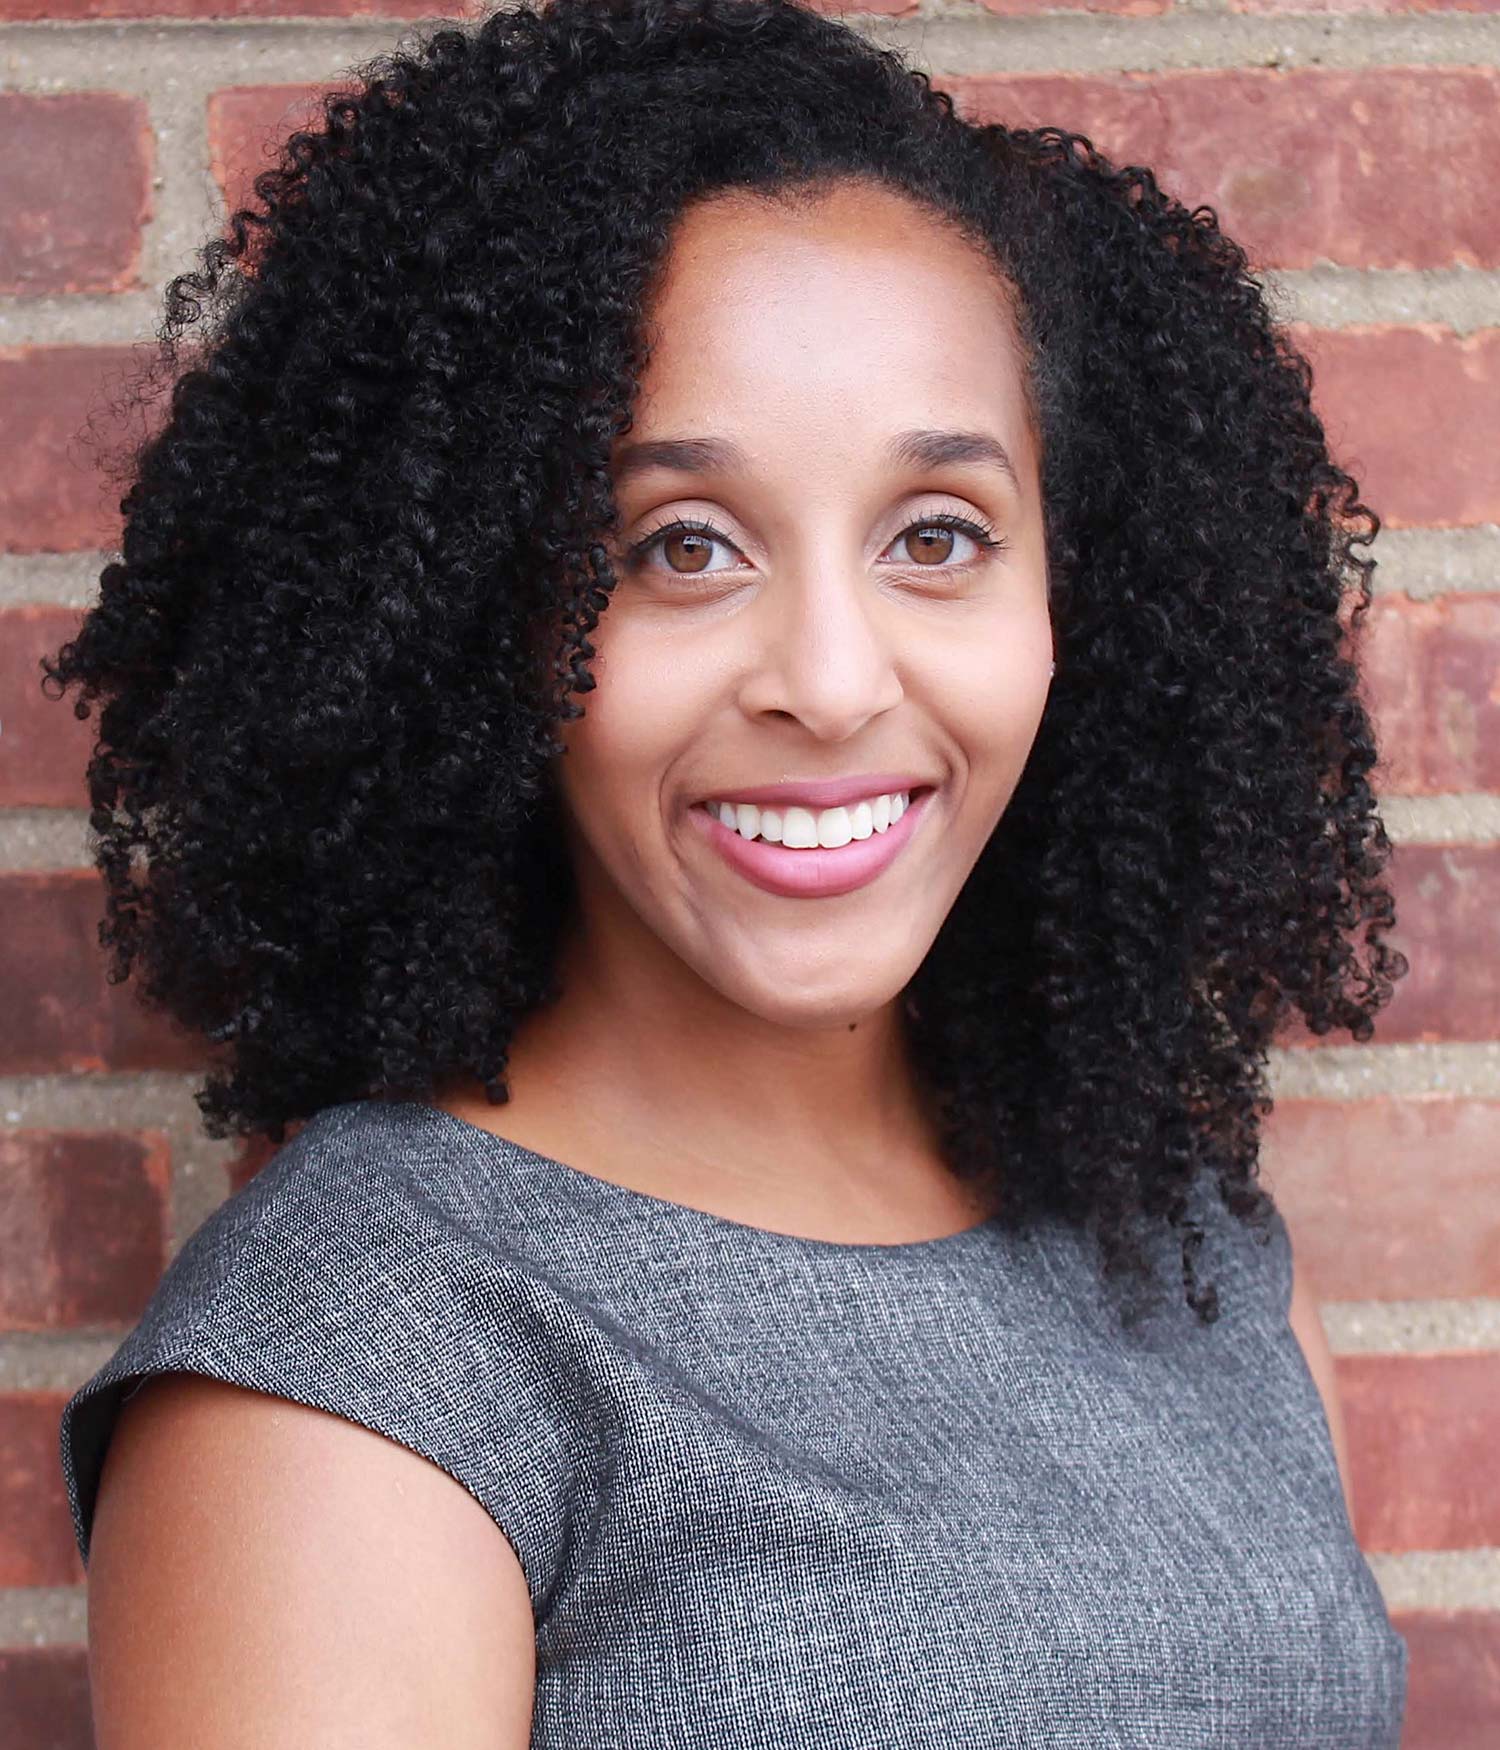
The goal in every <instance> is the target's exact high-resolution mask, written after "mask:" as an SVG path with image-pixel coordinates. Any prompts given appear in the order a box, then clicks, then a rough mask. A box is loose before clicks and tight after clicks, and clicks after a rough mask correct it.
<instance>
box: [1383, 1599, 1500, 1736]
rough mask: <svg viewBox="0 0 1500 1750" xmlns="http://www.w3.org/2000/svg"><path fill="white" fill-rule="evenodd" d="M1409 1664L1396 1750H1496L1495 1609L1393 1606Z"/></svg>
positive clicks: (1499, 1679)
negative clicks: (1396, 1608)
mask: <svg viewBox="0 0 1500 1750" xmlns="http://www.w3.org/2000/svg"><path fill="white" fill-rule="evenodd" d="M1391 1623H1392V1625H1393V1627H1394V1628H1395V1629H1396V1630H1397V1632H1398V1633H1399V1634H1400V1635H1402V1636H1403V1637H1404V1639H1405V1641H1406V1647H1407V1652H1408V1654H1409V1669H1408V1671H1407V1683H1406V1721H1405V1725H1404V1728H1403V1730H1402V1733H1401V1750H1495V1722H1496V1721H1497V1720H1500V1611H1494V1610H1404V1611H1394V1610H1393V1611H1392V1612H1391Z"/></svg>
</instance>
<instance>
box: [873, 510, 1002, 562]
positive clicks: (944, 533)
mask: <svg viewBox="0 0 1500 1750" xmlns="http://www.w3.org/2000/svg"><path fill="white" fill-rule="evenodd" d="M955 534H961V535H963V536H965V537H966V538H967V539H968V540H970V541H972V542H973V543H974V544H975V546H976V547H979V548H981V549H982V550H984V551H987V552H991V553H998V552H1000V551H1001V550H1002V549H1003V548H1004V547H1006V546H1007V545H1008V543H1007V542H1006V540H1005V539H1004V537H1003V536H1001V535H997V534H996V533H995V528H994V524H993V523H988V522H974V521H971V520H970V518H968V517H962V516H954V515H952V514H951V513H949V512H946V511H945V512H943V513H942V514H941V515H939V516H930V517H924V518H923V519H922V521H921V522H919V523H911V524H910V525H909V526H908V527H906V528H904V529H903V530H902V531H901V533H900V534H899V535H897V537H896V539H895V541H893V542H892V543H891V544H892V546H899V545H900V544H901V543H902V542H903V541H905V542H908V543H910V541H911V537H912V536H913V535H915V536H916V537H917V544H916V546H912V545H910V544H908V546H907V548H906V552H907V556H908V557H909V559H910V560H911V562H912V563H913V564H914V565H915V566H916V567H917V569H918V570H919V571H963V570H966V569H967V567H968V566H970V565H972V564H974V563H975V560H974V558H973V557H972V556H971V557H970V558H968V559H966V560H963V561H961V562H960V563H959V564H957V565H945V564H944V560H946V559H947V558H949V557H950V556H951V554H952V552H953V536H954V535H955Z"/></svg>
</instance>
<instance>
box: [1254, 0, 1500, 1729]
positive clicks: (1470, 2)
mask: <svg viewBox="0 0 1500 1750" xmlns="http://www.w3.org/2000/svg"><path fill="white" fill-rule="evenodd" d="M1228 5H1229V10H1230V11H1231V12H1261V13H1266V12H1325V13H1326V12H1340V13H1372V12H1500V0H1228ZM1408 1750H1410V1747H1409V1746H1408Z"/></svg>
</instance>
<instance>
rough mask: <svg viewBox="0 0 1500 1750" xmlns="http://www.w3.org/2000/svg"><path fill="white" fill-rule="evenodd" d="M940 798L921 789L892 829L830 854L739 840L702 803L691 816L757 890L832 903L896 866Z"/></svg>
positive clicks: (713, 843) (761, 840) (854, 840)
mask: <svg viewBox="0 0 1500 1750" xmlns="http://www.w3.org/2000/svg"><path fill="white" fill-rule="evenodd" d="M936 794H937V792H936V791H935V790H923V791H921V792H920V793H919V794H918V795H916V796H913V797H912V799H911V801H910V802H909V803H908V804H907V809H906V812H905V814H903V815H902V816H901V818H900V820H898V821H897V822H896V824H895V825H894V826H891V827H887V828H886V830H885V831H884V832H872V833H871V834H870V836H869V838H867V839H851V840H850V841H849V843H848V844H847V845H840V846H839V848H838V849H837V850H832V851H830V850H823V849H821V848H820V849H817V850H809V851H789V850H787V849H786V848H785V847H784V846H782V845H773V844H768V843H767V842H766V841H765V840H764V839H745V838H741V837H740V835H739V834H738V833H737V832H735V831H734V830H733V829H732V828H730V827H727V826H725V824H724V822H723V821H722V820H720V819H719V817H718V815H717V814H710V813H709V811H708V809H707V808H705V807H704V806H703V805H702V804H701V803H695V804H694V805H693V806H692V807H691V808H690V809H689V810H688V813H689V814H690V815H691V816H692V817H693V820H694V822H695V823H696V824H697V826H698V829H699V830H700V831H701V832H703V833H705V834H706V835H707V837H708V842H709V844H711V845H712V846H713V848H714V849H715V850H716V851H717V852H718V853H719V855H720V856H721V857H723V859H724V861H725V862H726V863H728V864H729V866H730V868H731V869H734V870H737V871H738V873H739V874H741V875H743V876H744V877H745V879H746V880H747V881H750V882H753V883H754V884H755V886H757V887H761V888H764V889H765V891H766V892H767V893H778V894H780V895H782V897H783V898H786V899H833V898H835V897H836V896H837V895H838V894H840V893H852V892H853V891H854V889H855V888H856V887H866V886H868V885H869V883H870V882H872V881H873V880H874V879H875V877H876V876H877V875H879V874H881V873H882V872H883V871H884V870H886V869H888V868H889V867H890V866H891V864H892V863H894V862H895V860H896V858H897V857H899V856H900V855H901V852H902V849H903V848H904V846H905V845H906V844H907V843H908V842H909V841H910V839H911V836H912V834H913V833H914V832H915V831H916V830H917V827H918V825H919V824H920V822H921V820H922V816H923V815H924V814H925V813H926V812H927V804H928V803H929V802H930V801H931V800H932V798H933V797H934V796H935V795H936Z"/></svg>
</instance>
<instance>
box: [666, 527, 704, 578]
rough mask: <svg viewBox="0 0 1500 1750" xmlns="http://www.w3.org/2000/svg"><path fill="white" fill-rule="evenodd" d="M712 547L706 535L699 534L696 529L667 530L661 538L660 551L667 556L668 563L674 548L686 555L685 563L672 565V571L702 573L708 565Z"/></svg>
mask: <svg viewBox="0 0 1500 1750" xmlns="http://www.w3.org/2000/svg"><path fill="white" fill-rule="evenodd" d="M713 545H714V544H713V542H712V541H711V540H710V539H709V538H708V536H707V535H703V534H700V533H699V532H698V530H696V529H669V530H668V531H667V533H666V534H665V535H663V536H662V542H661V550H662V552H663V553H665V554H667V555H668V562H669V563H671V549H672V548H673V547H674V546H675V547H677V548H678V549H679V551H681V552H683V553H684V554H685V555H686V558H687V563H686V564H685V565H676V564H673V565H672V569H673V570H674V571H702V570H703V568H704V567H705V566H706V565H707V564H708V561H709V556H710V554H711V553H712V551H713Z"/></svg>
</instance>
